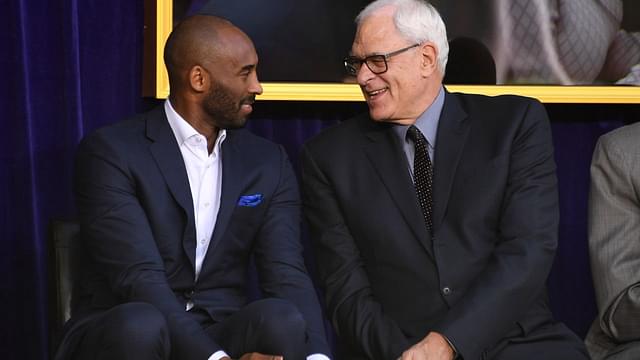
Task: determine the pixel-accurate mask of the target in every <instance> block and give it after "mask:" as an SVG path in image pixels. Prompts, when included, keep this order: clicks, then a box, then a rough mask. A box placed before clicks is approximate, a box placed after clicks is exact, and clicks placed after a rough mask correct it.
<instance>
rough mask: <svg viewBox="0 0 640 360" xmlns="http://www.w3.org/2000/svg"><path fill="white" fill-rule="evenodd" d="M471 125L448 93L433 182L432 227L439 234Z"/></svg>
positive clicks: (440, 128)
mask: <svg viewBox="0 0 640 360" xmlns="http://www.w3.org/2000/svg"><path fill="white" fill-rule="evenodd" d="M469 128H470V124H469V121H467V113H466V112H465V111H464V110H463V109H462V106H461V104H460V102H459V100H458V98H457V97H456V96H455V95H452V94H450V93H448V92H447V93H446V95H445V100H444V107H443V109H442V114H441V115H440V123H439V124H438V135H437V140H436V152H435V164H434V166H435V167H434V179H433V189H434V195H433V202H434V209H433V226H434V234H437V231H438V229H439V228H440V224H441V223H442V219H443V218H444V214H445V212H446V210H447V203H448V201H449V196H450V194H451V187H452V184H453V179H454V176H455V173H456V169H457V168H458V163H459V162H460V156H461V155H462V150H463V149H464V145H465V143H466V141H467V136H468V134H469Z"/></svg>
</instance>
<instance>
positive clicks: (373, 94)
mask: <svg viewBox="0 0 640 360" xmlns="http://www.w3.org/2000/svg"><path fill="white" fill-rule="evenodd" d="M362 90H363V92H364V94H365V97H366V98H367V100H370V101H375V100H377V99H379V98H380V97H382V96H383V95H384V94H386V93H387V91H389V88H388V87H384V88H381V89H376V90H367V89H364V88H363V89H362Z"/></svg>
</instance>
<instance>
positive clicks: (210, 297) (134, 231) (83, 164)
mask: <svg viewBox="0 0 640 360" xmlns="http://www.w3.org/2000/svg"><path fill="white" fill-rule="evenodd" d="M222 159H223V170H222V171H223V172H222V195H221V204H220V211H219V214H218V217H217V220H216V225H215V230H214V234H213V236H212V239H211V243H210V245H209V248H208V252H207V255H206V258H205V260H204V262H203V265H202V269H201V273H200V275H199V279H198V281H197V282H195V280H194V278H195V275H194V256H195V248H196V233H195V225H194V224H195V222H194V210H193V201H192V198H191V191H190V188H189V180H188V177H187V173H186V170H185V166H184V161H183V159H182V155H181V153H180V150H179V147H178V144H177V142H176V140H175V136H174V134H173V132H172V131H171V128H170V127H169V123H168V122H167V119H166V115H165V113H164V110H163V108H162V107H158V108H156V109H155V110H153V111H151V112H149V113H146V114H143V115H139V116H137V117H135V118H133V119H130V120H127V121H124V122H120V123H117V124H115V125H113V126H109V127H106V128H103V129H101V130H99V131H97V132H95V133H94V134H92V135H91V136H89V137H87V138H86V139H85V140H84V141H83V142H82V143H81V145H80V147H79V150H78V157H77V177H76V191H77V201H78V211H79V214H80V220H81V227H82V245H83V246H84V247H85V250H86V253H87V256H88V258H89V259H90V260H89V261H88V267H87V268H86V269H84V270H83V278H82V279H79V281H78V282H77V285H78V286H76V288H75V289H74V290H75V293H74V298H73V303H72V319H71V324H81V323H82V322H83V319H86V318H90V317H91V314H94V313H96V312H99V311H101V310H104V309H108V308H111V307H113V306H115V305H117V304H122V303H126V302H145V303H150V304H153V305H155V306H156V307H157V308H158V309H159V310H160V311H161V312H162V313H163V314H164V315H165V317H166V319H167V322H168V326H169V329H170V334H171V340H172V343H171V346H172V350H173V352H174V353H177V354H186V353H190V354H196V355H197V357H198V358H200V359H206V358H207V356H209V355H211V354H212V353H213V352H215V351H217V350H220V347H219V346H218V345H217V344H216V343H214V342H213V340H212V339H210V338H209V337H207V336H206V335H205V334H204V332H203V330H202V327H201V325H200V324H199V323H198V322H197V321H196V320H195V319H194V317H192V316H191V315H190V314H189V313H187V312H186V311H185V304H186V302H187V301H188V300H189V299H191V300H192V301H193V302H194V304H195V308H196V309H201V310H199V311H204V312H206V313H207V314H208V315H209V316H210V318H211V319H212V321H218V320H221V319H223V318H225V317H226V316H228V315H229V314H231V313H233V312H235V311H236V310H238V309H239V308H241V307H242V306H243V305H245V303H246V301H247V300H246V297H245V289H246V280H247V265H248V261H249V258H250V255H252V254H253V255H254V256H255V261H256V266H257V270H258V273H259V277H260V280H261V281H260V283H261V289H262V291H263V293H264V295H265V296H270V297H278V298H283V299H287V300H289V301H290V302H292V303H293V304H295V305H296V306H297V307H298V309H299V310H300V312H301V313H302V314H303V316H304V317H305V320H306V321H307V324H308V333H309V349H308V350H309V352H310V353H311V352H322V353H328V347H327V345H326V341H325V340H324V329H323V324H322V318H321V314H320V307H319V305H318V301H317V298H316V294H315V291H314V287H313V286H312V283H311V281H310V279H309V277H308V275H307V272H306V269H305V265H304V262H303V258H302V246H301V243H300V233H299V225H300V209H299V207H300V204H299V194H298V190H297V182H296V178H295V176H294V174H293V172H292V169H291V166H290V163H289V161H288V159H287V157H286V155H285V152H284V150H283V149H282V147H280V146H277V145H275V144H273V143H271V142H268V141H266V140H264V139H261V138H259V137H256V136H254V135H252V134H250V133H249V132H247V131H245V130H232V131H228V132H227V138H226V140H225V141H224V142H223V144H222ZM253 194H262V195H263V199H262V202H260V203H259V204H258V205H257V206H253V207H251V206H240V205H239V204H238V200H239V198H240V197H241V196H243V195H253ZM192 311H194V310H192ZM78 326H79V325H78ZM69 327H71V328H72V329H71V330H70V331H69V333H71V334H73V333H74V331H73V325H70V326H69ZM66 342H67V343H72V342H73V340H69V339H68V340H67V341H66ZM183 350H184V351H183ZM181 358H186V357H181Z"/></svg>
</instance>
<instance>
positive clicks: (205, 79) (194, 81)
mask: <svg viewBox="0 0 640 360" xmlns="http://www.w3.org/2000/svg"><path fill="white" fill-rule="evenodd" d="M209 84H210V74H209V72H208V71H207V70H206V69H205V68H203V67H202V66H200V65H194V66H193V67H192V68H191V70H189V85H191V88H192V89H193V90H194V91H196V92H204V91H206V90H207V88H208V86H209Z"/></svg>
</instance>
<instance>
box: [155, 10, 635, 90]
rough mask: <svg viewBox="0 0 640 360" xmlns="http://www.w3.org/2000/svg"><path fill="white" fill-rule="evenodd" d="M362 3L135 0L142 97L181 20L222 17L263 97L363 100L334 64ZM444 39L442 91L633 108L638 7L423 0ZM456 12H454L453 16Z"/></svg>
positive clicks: (160, 69)
mask: <svg viewBox="0 0 640 360" xmlns="http://www.w3.org/2000/svg"><path fill="white" fill-rule="evenodd" d="M370 2H371V0H350V1H344V0H305V1H298V0H269V1H264V0H236V1H224V0H145V66H144V79H143V84H144V86H143V88H144V93H145V94H144V95H146V96H154V97H157V98H164V97H166V96H167V95H168V94H169V84H168V80H167V75H166V70H165V67H164V63H163V60H162V50H163V48H164V43H165V41H166V38H167V37H168V35H169V33H170V32H171V29H172V28H173V26H174V25H175V24H176V23H178V22H179V21H180V19H182V18H184V17H185V16H188V15H191V14H196V13H206V14H214V15H219V16H223V17H225V18H227V19H229V20H231V21H232V22H233V23H234V24H235V25H237V26H238V27H240V28H241V29H242V30H243V31H245V32H246V33H247V34H248V35H249V36H250V37H251V38H252V39H253V41H254V43H255V46H256V50H257V52H258V56H259V58H260V64H259V66H258V75H259V78H260V80H261V81H262V85H263V88H264V93H263V94H262V95H261V96H259V97H258V99H263V100H301V101H363V100H364V98H363V96H362V94H361V92H360V88H359V87H358V86H357V85H356V84H354V79H353V78H349V77H348V76H346V75H345V73H344V71H343V69H342V59H343V58H344V56H346V55H348V53H349V50H350V47H351V41H352V40H353V36H354V33H355V23H354V20H353V19H354V18H355V16H356V15H357V14H358V12H359V11H360V10H361V9H362V8H363V7H364V6H366V5H367V4H368V3H370ZM431 2H432V3H433V4H434V5H435V6H436V7H437V8H438V10H439V11H440V13H441V14H442V17H443V18H444V20H445V23H446V25H447V32H448V36H449V39H450V53H449V63H448V65H447V69H446V76H445V80H444V83H445V86H446V87H447V89H448V90H449V91H460V92H467V93H478V94H486V95H499V94H518V95H524V96H530V97H535V98H538V99H539V100H541V101H543V102H547V103H640V2H638V1H634V0H607V1H605V0H602V1H598V0H592V1H585V0H548V1H547V0H542V1H530V0H432V1H431ZM461 9H464V11H461Z"/></svg>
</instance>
